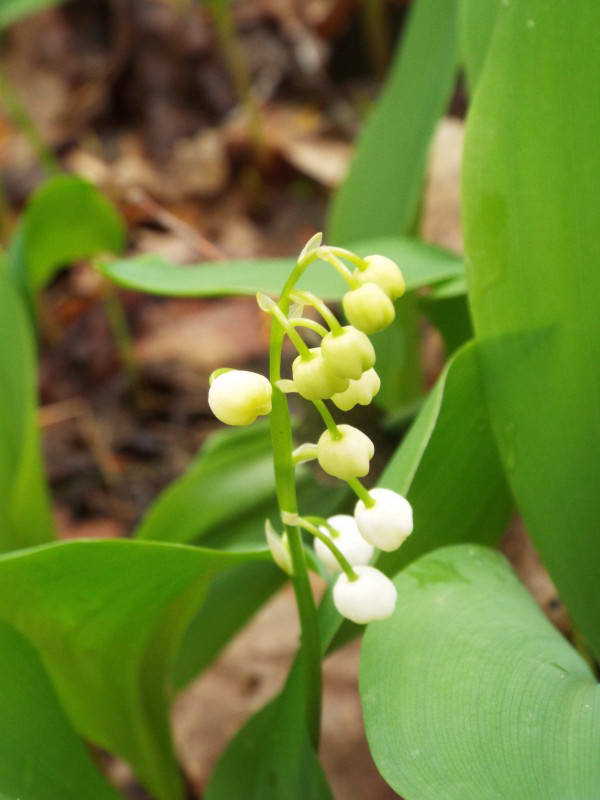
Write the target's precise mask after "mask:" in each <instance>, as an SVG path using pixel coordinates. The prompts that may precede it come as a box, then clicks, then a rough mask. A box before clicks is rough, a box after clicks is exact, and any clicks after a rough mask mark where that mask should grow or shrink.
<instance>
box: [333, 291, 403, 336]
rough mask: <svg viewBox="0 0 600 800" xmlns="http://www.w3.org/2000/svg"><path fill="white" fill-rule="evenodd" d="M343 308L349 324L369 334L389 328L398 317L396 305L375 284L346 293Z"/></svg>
mask: <svg viewBox="0 0 600 800" xmlns="http://www.w3.org/2000/svg"><path fill="white" fill-rule="evenodd" d="M342 306H343V307H344V314H345V315H346V319H347V320H348V322H349V323H350V324H351V325H354V327H355V328H358V329H359V330H360V331H363V332H364V333H368V334H371V333H377V331H382V330H383V329H384V328H387V326H388V325H390V324H391V323H392V322H393V320H394V317H395V316H396V312H395V311H394V304H393V303H392V301H391V300H390V298H389V297H388V296H387V294H386V293H385V292H384V291H383V289H381V288H380V287H379V286H377V284H375V283H365V284H364V285H363V286H361V287H360V288H358V289H352V290H351V291H349V292H346V294H345V295H344V298H343V300H342Z"/></svg>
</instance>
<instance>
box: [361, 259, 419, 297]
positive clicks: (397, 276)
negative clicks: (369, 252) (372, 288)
mask: <svg viewBox="0 0 600 800" xmlns="http://www.w3.org/2000/svg"><path fill="white" fill-rule="evenodd" d="M364 260H365V262H366V263H367V268H366V269H356V270H354V277H355V278H356V279H357V280H358V281H360V282H361V283H376V284H377V286H379V288H380V289H383V291H384V292H385V293H386V294H387V296H388V297H390V298H391V299H392V300H396V299H397V298H398V297H402V295H403V294H404V292H405V291H406V283H405V281H404V276H403V275H402V272H401V271H400V267H399V266H398V265H397V264H396V262H395V261H392V259H391V258H387V256H367V257H366V258H365V259H364Z"/></svg>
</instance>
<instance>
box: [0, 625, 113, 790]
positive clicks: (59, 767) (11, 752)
mask: <svg viewBox="0 0 600 800" xmlns="http://www.w3.org/2000/svg"><path fill="white" fill-rule="evenodd" d="M0 651H1V652H2V660H1V662H0V679H1V681H2V687H3V690H2V692H0V739H1V741H2V745H1V746H0V797H1V798H5V800H9V798H10V800H18V798H20V797H22V798H35V800H62V799H63V798H67V797H85V798H89V800H116V798H117V797H118V795H117V793H116V792H115V791H114V789H112V788H111V787H110V786H109V785H108V783H106V781H105V780H104V779H103V778H102V776H101V775H100V773H99V772H98V770H97V769H96V768H95V767H94V765H93V764H92V762H91V760H90V757H89V755H88V753H87V751H86V749H85V748H84V746H83V744H82V742H81V740H80V739H79V738H78V736H77V734H76V733H75V732H74V730H73V729H72V727H71V725H70V723H69V722H68V720H67V718H66V717H65V714H64V711H63V710H62V708H61V707H60V705H59V702H58V700H57V698H56V694H55V692H54V689H53V688H52V685H51V683H50V681H49V679H48V676H47V675H46V673H45V671H44V668H43V666H42V663H41V661H40V659H39V656H38V654H37V653H36V652H35V650H34V649H33V647H32V646H31V645H30V644H29V642H27V640H26V639H24V638H23V636H21V635H20V634H19V633H17V632H16V631H15V630H14V628H11V627H10V626H9V625H7V624H6V623H4V622H0Z"/></svg>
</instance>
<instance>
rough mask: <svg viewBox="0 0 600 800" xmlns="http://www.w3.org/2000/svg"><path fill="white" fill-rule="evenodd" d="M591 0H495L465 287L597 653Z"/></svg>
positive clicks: (555, 550)
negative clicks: (505, 1)
mask: <svg viewBox="0 0 600 800" xmlns="http://www.w3.org/2000/svg"><path fill="white" fill-rule="evenodd" d="M599 26H600V4H598V3H597V2H595V0H583V2H580V3H578V4H577V9H576V12H574V9H573V7H572V6H571V5H570V4H568V3H561V2H555V3H547V2H546V0H520V1H519V2H513V3H510V4H509V5H508V6H502V7H501V9H500V12H499V16H498V22H497V24H496V28H495V30H494V35H493V38H492V43H491V49H490V51H489V54H488V57H487V60H486V65H485V68H484V71H483V74H482V76H481V79H480V82H479V84H478V89H477V93H476V96H475V103H474V107H473V109H472V112H471V116H470V121H469V124H468V132H467V142H466V148H465V153H466V159H465V178H464V181H465V182H464V196H465V200H464V206H465V225H466V245H467V253H468V262H469V275H468V278H469V290H470V299H471V306H472V311H473V318H474V324H475V331H476V334H477V337H478V339H479V350H480V354H481V364H482V372H483V379H484V385H485V390H486V397H487V401H488V405H489V410H490V415H491V419H492V425H493V429H494V433H495V436H496V439H497V442H498V445H499V448H500V451H501V454H502V458H503V462H504V467H505V469H506V471H507V473H508V476H509V480H510V483H511V486H512V489H513V491H514V493H515V496H516V500H517V503H518V505H519V508H520V510H521V512H522V514H523V516H524V518H525V522H526V524H527V528H528V530H529V531H530V533H531V535H532V537H533V539H534V542H535V545H536V547H537V549H538V551H539V553H540V555H541V556H542V558H543V560H544V563H545V565H546V566H547V567H548V569H549V571H550V573H551V575H552V577H553V579H554V581H555V583H556V585H557V587H558V590H559V592H560V595H561V598H562V600H563V601H564V603H565V604H566V606H567V607H568V609H569V611H570V612H571V614H572V616H573V619H574V622H575V625H576V626H577V627H578V628H579V629H580V630H581V631H582V633H583V634H584V635H585V636H586V637H588V638H589V640H590V642H591V644H592V645H593V648H594V650H595V652H596V654H598V655H600V594H599V593H598V564H600V537H599V536H598V520H600V492H598V480H597V475H598V453H600V422H599V420H600V414H599V409H600V314H599V313H598V297H600V256H599V253H600V228H599V226H598V185H599V184H600V149H599V148H598V146H597V139H598V130H600V102H598V100H599V91H600V90H599V87H600V39H599V37H598V36H597V31H598V29H599Z"/></svg>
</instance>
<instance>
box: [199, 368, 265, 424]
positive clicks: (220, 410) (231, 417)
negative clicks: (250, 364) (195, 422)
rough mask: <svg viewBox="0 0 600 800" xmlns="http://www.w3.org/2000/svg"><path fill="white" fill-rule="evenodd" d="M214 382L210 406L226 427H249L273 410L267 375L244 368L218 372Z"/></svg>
mask: <svg viewBox="0 0 600 800" xmlns="http://www.w3.org/2000/svg"><path fill="white" fill-rule="evenodd" d="M217 373H218V374H216V376H215V377H213V378H212V380H211V382H210V389H209V390H208V405H209V406H210V409H211V411H212V412H213V414H214V415H215V417H217V419H220V420H221V422H224V423H225V424H226V425H249V424H250V423H251V422H254V420H255V419H256V418H257V417H259V416H262V415H263V414H268V413H269V412H270V411H271V392H272V389H271V384H270V383H269V381H268V380H267V379H266V378H265V376H264V375H259V374H258V373H257V372H248V371H246V370H242V369H230V370H227V372H221V371H220V370H218V371H217Z"/></svg>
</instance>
